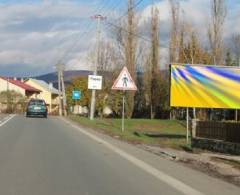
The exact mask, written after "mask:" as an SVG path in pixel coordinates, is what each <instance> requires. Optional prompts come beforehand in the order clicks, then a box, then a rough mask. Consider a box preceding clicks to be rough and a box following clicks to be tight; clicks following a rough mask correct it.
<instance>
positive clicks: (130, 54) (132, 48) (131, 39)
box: [125, 0, 136, 118]
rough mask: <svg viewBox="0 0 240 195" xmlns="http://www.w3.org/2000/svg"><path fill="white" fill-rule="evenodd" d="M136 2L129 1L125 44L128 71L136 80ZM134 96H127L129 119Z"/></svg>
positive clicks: (131, 93)
mask: <svg viewBox="0 0 240 195" xmlns="http://www.w3.org/2000/svg"><path fill="white" fill-rule="evenodd" d="M133 5H134V0H128V19H127V20H128V22H127V31H128V32H127V40H126V44H125V59H126V66H127V67H128V70H129V72H130V74H131V76H132V77H133V79H134V80H135V78H136V61H135V60H136V39H135V36H134V34H135V31H136V23H135V18H134V10H133ZM134 96H135V92H128V93H127V94H126V99H127V105H126V115H127V117H128V118H130V117H132V114H133V110H134Z"/></svg>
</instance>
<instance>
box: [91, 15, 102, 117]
mask: <svg viewBox="0 0 240 195" xmlns="http://www.w3.org/2000/svg"><path fill="white" fill-rule="evenodd" d="M92 18H93V19H95V20H97V34H96V44H97V46H96V59H95V60H96V61H95V66H94V71H93V75H97V70H98V65H99V51H100V35H101V28H100V24H101V21H102V20H104V19H105V17H103V16H102V15H95V16H93V17H92ZM95 106H96V90H95V89H93V90H92V97H91V108H90V120H93V119H94V113H95Z"/></svg>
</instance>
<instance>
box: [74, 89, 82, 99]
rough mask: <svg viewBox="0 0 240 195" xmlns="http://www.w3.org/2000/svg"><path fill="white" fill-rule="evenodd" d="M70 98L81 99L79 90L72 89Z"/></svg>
mask: <svg viewBox="0 0 240 195" xmlns="http://www.w3.org/2000/svg"><path fill="white" fill-rule="evenodd" d="M72 99H73V100H80V99H81V91H72Z"/></svg>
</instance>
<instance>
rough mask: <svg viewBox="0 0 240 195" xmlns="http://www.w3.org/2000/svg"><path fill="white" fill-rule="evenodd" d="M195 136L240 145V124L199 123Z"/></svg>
mask: <svg viewBox="0 0 240 195" xmlns="http://www.w3.org/2000/svg"><path fill="white" fill-rule="evenodd" d="M195 135H196V137H200V138H207V139H215V140H221V141H226V142H233V143H240V123H236V122H214V121H197V122H196V126H195Z"/></svg>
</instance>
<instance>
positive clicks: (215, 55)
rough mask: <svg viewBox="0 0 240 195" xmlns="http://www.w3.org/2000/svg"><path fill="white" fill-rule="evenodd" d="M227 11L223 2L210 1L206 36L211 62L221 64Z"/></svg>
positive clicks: (220, 0)
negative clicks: (209, 19) (209, 18)
mask: <svg viewBox="0 0 240 195" xmlns="http://www.w3.org/2000/svg"><path fill="white" fill-rule="evenodd" d="M226 14H227V10H226V6H225V1H224V0H212V5H211V23H210V24H209V29H208V36H209V42H210V48H211V55H212V62H213V63H214V64H222V63H223V60H224V58H223V25H224V21H225V18H226Z"/></svg>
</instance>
